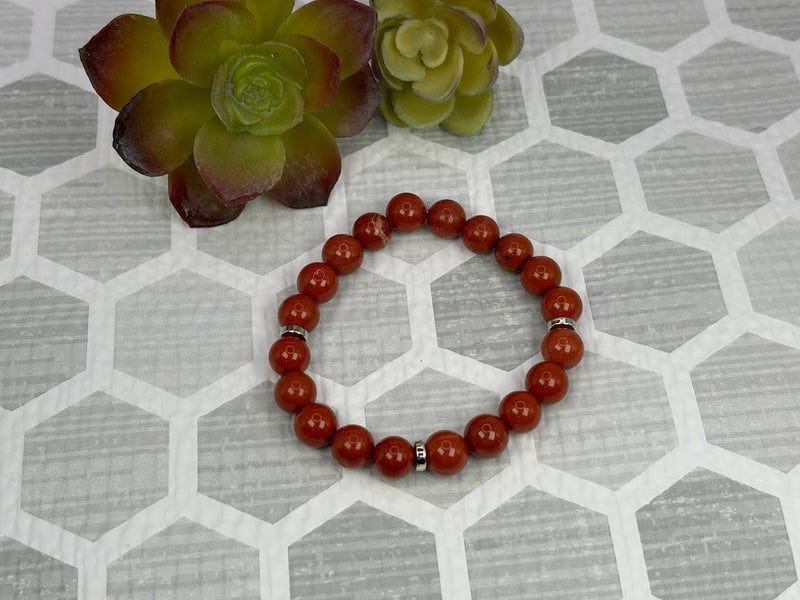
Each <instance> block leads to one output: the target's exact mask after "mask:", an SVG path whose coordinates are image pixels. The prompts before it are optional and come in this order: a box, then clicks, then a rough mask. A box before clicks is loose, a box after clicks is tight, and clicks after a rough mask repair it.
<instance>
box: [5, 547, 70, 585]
mask: <svg viewBox="0 0 800 600" xmlns="http://www.w3.org/2000/svg"><path fill="white" fill-rule="evenodd" d="M0 597H2V598H8V599H9V600H12V599H13V600H17V599H18V598H19V599H26V600H27V599H28V598H31V599H33V598H63V599H64V600H72V599H73V598H77V597H78V570H77V569H76V568H75V567H73V566H72V565H67V564H64V563H63V562H60V561H58V560H56V559H55V558H52V557H50V556H47V555H46V554H42V553H41V552H38V551H36V550H33V549H32V548H28V547H27V546H23V545H22V544H20V543H19V542H17V541H15V540H12V539H9V538H0Z"/></svg>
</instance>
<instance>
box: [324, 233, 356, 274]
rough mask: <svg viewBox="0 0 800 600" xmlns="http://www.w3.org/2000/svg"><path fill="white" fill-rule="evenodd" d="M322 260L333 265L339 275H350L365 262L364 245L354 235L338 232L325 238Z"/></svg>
mask: <svg viewBox="0 0 800 600" xmlns="http://www.w3.org/2000/svg"><path fill="white" fill-rule="evenodd" d="M322 262H324V263H326V264H329V265H330V266H332V267H333V269H334V270H335V271H336V272H337V273H338V274H339V275H349V274H350V273H353V272H355V271H357V270H358V267H360V266H361V263H362V262H364V247H363V246H362V245H361V242H359V241H358V240H357V239H356V238H355V237H354V236H352V235H348V234H346V233H337V234H336V235H334V236H331V237H329V238H328V239H327V240H325V244H324V245H323V246H322Z"/></svg>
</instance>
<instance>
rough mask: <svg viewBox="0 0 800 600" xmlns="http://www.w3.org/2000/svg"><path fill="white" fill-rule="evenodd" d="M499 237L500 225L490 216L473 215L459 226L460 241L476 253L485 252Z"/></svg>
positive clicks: (488, 250) (490, 248) (489, 250)
mask: <svg viewBox="0 0 800 600" xmlns="http://www.w3.org/2000/svg"><path fill="white" fill-rule="evenodd" d="M499 237H500V227H499V226H498V225H497V221H495V220H494V219H493V218H491V217H487V216H486V215H475V216H474V217H472V218H471V219H467V222H466V223H464V226H463V227H462V228H461V242H462V243H463V244H464V246H466V247H467V249H468V250H472V252H475V253H476V254H486V253H487V252H491V251H492V248H494V245H495V243H496V242H497V239H498V238H499Z"/></svg>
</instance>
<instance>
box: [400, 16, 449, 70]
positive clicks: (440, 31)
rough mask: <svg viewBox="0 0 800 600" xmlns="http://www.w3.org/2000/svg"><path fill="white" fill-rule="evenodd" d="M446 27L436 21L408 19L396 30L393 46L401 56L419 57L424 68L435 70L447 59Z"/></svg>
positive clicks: (447, 33)
mask: <svg viewBox="0 0 800 600" xmlns="http://www.w3.org/2000/svg"><path fill="white" fill-rule="evenodd" d="M448 35H449V32H448V31H447V25H445V24H444V23H442V22H441V21H437V20H436V19H409V20H408V21H405V22H404V23H403V24H402V25H400V27H398V28H397V33H396V35H395V40H394V42H395V46H396V47H397V50H398V51H399V52H400V54H402V55H403V56H405V57H407V58H415V57H417V56H419V59H420V61H421V62H422V64H423V65H424V66H425V67H428V68H431V69H433V68H436V67H438V66H439V65H441V64H442V63H443V62H444V60H445V58H447V51H448V46H447V36H448Z"/></svg>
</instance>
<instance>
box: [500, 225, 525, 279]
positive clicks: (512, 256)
mask: <svg viewBox="0 0 800 600" xmlns="http://www.w3.org/2000/svg"><path fill="white" fill-rule="evenodd" d="M532 255H533V242H531V241H530V240H529V239H528V238H527V237H525V236H524V235H522V234H521V233H507V234H506V235H504V236H502V237H501V238H500V239H498V240H497V243H496V244H495V245H494V259H495V260H496V261H497V264H498V265H500V268H502V269H504V270H506V271H511V272H512V273H515V272H517V271H519V270H520V269H521V268H522V265H524V264H525V262H526V261H527V260H528V259H529V258H530V257H531V256H532Z"/></svg>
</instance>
